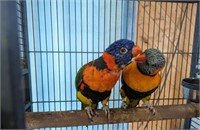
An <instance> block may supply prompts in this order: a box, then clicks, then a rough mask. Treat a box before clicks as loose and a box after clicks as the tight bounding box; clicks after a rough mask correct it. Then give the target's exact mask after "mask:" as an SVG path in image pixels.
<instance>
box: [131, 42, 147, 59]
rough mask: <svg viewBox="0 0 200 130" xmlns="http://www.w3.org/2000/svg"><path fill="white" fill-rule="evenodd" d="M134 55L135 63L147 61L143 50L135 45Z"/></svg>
mask: <svg viewBox="0 0 200 130" xmlns="http://www.w3.org/2000/svg"><path fill="white" fill-rule="evenodd" d="M132 55H133V58H134V61H136V62H140V63H141V62H144V61H145V60H146V57H145V55H144V54H143V53H142V50H141V49H140V47H139V46H138V45H135V46H134V47H133V49H132Z"/></svg>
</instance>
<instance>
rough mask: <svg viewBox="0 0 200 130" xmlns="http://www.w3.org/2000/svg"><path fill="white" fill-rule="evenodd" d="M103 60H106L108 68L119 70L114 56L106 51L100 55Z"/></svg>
mask: <svg viewBox="0 0 200 130" xmlns="http://www.w3.org/2000/svg"><path fill="white" fill-rule="evenodd" d="M102 58H103V60H104V61H105V62H106V65H107V66H108V69H110V70H112V71H113V70H119V67H118V65H117V64H116V63H115V58H114V57H113V56H112V55H110V54H109V53H108V52H104V53H103V55H102Z"/></svg>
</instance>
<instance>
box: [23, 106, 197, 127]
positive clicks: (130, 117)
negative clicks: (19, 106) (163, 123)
mask: <svg viewBox="0 0 200 130" xmlns="http://www.w3.org/2000/svg"><path fill="white" fill-rule="evenodd" d="M199 106H200V104H183V105H170V106H155V107H154V108H155V110H156V115H155V116H154V115H152V113H151V112H150V111H149V110H148V109H147V108H142V107H137V108H134V109H128V110H126V111H125V110H123V109H110V110H111V118H110V120H109V121H107V118H106V116H105V113H104V111H102V110H96V112H97V114H98V116H95V117H94V118H93V122H91V121H89V119H88V116H87V114H86V112H85V111H82V110H76V111H64V112H26V114H25V118H26V127H27V128H28V129H33V128H46V127H66V126H84V125H97V124H112V123H125V122H126V123H127V122H136V121H147V120H149V121H153V120H166V119H183V118H191V117H199V116H200V111H199Z"/></svg>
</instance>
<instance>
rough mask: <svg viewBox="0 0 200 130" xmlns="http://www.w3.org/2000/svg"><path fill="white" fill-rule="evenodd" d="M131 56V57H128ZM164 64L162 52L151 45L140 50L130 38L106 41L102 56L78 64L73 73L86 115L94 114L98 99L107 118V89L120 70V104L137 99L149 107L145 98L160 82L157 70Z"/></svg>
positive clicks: (125, 105)
mask: <svg viewBox="0 0 200 130" xmlns="http://www.w3.org/2000/svg"><path fill="white" fill-rule="evenodd" d="M132 59H134V60H132ZM164 65H165V58H164V55H163V54H162V53H161V52H160V51H159V50H157V49H154V48H151V49H147V50H145V51H144V52H142V50H141V49H140V47H139V46H137V45H135V43H134V42H133V41H131V40H127V39H121V40H118V41H115V42H114V43H112V44H110V46H109V47H108V48H107V49H106V50H105V51H104V52H103V54H102V56H101V57H99V58H97V59H95V60H93V61H91V62H89V63H87V64H85V65H84V66H82V67H81V68H80V69H79V71H78V73H77V75H76V79H75V80H76V81H75V84H76V90H77V93H76V94H77V98H78V99H79V100H80V101H81V102H82V109H85V110H86V112H87V114H88V116H89V119H91V120H92V116H94V115H95V113H94V111H93V110H94V109H96V108H97V105H98V103H99V102H101V103H102V105H103V110H104V111H105V113H106V115H107V117H108V119H109V118H110V111H109V107H108V106H107V102H108V100H109V97H110V94H111V90H112V88H113V87H114V86H115V84H116V82H117V81H118V80H119V78H120V75H121V73H122V76H121V78H122V86H121V89H120V94H121V97H122V100H123V102H122V108H124V109H126V108H129V107H136V106H137V105H138V103H139V101H140V100H142V101H143V102H144V104H145V105H146V106H147V107H148V108H150V110H153V107H152V106H151V105H149V103H148V101H149V99H150V96H151V94H152V93H153V92H154V91H155V90H156V89H157V87H158V86H159V84H160V81H161V77H160V75H159V71H160V70H161V69H162V68H163V67H164Z"/></svg>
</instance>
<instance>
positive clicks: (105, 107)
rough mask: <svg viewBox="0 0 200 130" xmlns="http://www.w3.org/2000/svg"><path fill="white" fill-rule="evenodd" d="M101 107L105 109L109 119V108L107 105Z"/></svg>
mask: <svg viewBox="0 0 200 130" xmlns="http://www.w3.org/2000/svg"><path fill="white" fill-rule="evenodd" d="M102 109H103V110H104V111H105V114H106V116H107V119H108V120H110V109H109V107H108V106H107V105H103V108H102Z"/></svg>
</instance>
